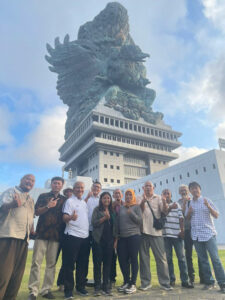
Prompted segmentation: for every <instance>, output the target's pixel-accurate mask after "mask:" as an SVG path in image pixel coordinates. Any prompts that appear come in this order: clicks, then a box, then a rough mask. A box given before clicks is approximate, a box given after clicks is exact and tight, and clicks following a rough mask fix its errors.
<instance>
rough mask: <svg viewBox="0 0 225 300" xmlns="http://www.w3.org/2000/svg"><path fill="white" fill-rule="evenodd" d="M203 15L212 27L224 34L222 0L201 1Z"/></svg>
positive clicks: (224, 13) (224, 19) (224, 10)
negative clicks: (211, 23) (212, 24)
mask: <svg viewBox="0 0 225 300" xmlns="http://www.w3.org/2000/svg"><path fill="white" fill-rule="evenodd" d="M202 4H203V6H204V14H205V16H206V17H207V18H209V19H210V20H211V21H212V22H213V23H214V25H215V26H216V27H217V28H219V29H220V30H222V31H223V32H224V33H225V18H224V16H225V2H224V0H202Z"/></svg>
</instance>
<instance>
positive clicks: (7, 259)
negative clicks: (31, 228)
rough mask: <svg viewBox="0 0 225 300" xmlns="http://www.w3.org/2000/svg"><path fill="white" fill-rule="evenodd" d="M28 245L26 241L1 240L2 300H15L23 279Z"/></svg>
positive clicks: (0, 287)
mask: <svg viewBox="0 0 225 300" xmlns="http://www.w3.org/2000/svg"><path fill="white" fill-rule="evenodd" d="M27 250H28V244H27V241H25V240H20V239H14V238H0V257H1V258H0V300H15V299H16V296H17V293H18V291H19V288H20V284H21V281H22V278H23V273H24V269H25V265H26V259H27Z"/></svg>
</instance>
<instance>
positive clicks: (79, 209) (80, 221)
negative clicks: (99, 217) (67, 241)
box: [63, 195, 89, 238]
mask: <svg viewBox="0 0 225 300" xmlns="http://www.w3.org/2000/svg"><path fill="white" fill-rule="evenodd" d="M74 211H75V212H76V214H77V215H78V217H77V219H76V220H75V221H73V220H70V221H69V222H67V223H66V228H65V231H64V233H65V234H69V235H72V236H76V237H80V238H87V237H88V235H89V222H88V207H87V203H86V202H85V201H84V200H80V199H78V198H77V197H76V196H74V195H73V196H72V197H71V198H69V199H68V200H66V203H65V205H64V207H63V214H67V215H72V214H73V213H74Z"/></svg>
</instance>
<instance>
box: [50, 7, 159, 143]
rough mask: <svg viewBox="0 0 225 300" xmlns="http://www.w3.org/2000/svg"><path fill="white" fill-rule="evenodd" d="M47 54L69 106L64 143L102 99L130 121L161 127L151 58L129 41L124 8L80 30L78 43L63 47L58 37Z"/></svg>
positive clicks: (107, 12) (108, 9)
mask: <svg viewBox="0 0 225 300" xmlns="http://www.w3.org/2000/svg"><path fill="white" fill-rule="evenodd" d="M47 50H48V52H49V56H47V55H46V60H47V61H48V62H49V63H50V64H51V66H50V67H49V69H50V70H51V71H52V72H56V73H57V74H58V81H57V91H58V95H59V96H60V98H61V99H62V100H63V102H64V103H65V104H67V105H68V106H69V109H68V112H67V121H66V134H65V138H67V137H68V136H69V135H70V134H71V132H72V131H73V130H74V129H75V127H76V125H77V124H79V123H80V121H81V120H82V119H83V118H84V116H86V115H87V113H88V112H89V111H91V110H92V109H93V108H94V107H95V106H96V105H97V103H98V102H99V101H100V100H101V99H102V98H104V99H105V102H104V103H105V104H104V105H106V106H109V107H112V108H114V109H115V110H117V111H120V112H121V113H122V114H123V115H124V116H125V117H127V118H129V119H133V120H139V119H140V118H143V119H144V120H145V121H146V122H148V123H152V124H157V123H158V122H159V121H160V120H161V119H162V118H163V114H162V113H159V112H153V111H152V103H153V101H154V99H155V91H154V90H152V89H150V88H148V87H146V86H147V85H148V84H149V83H150V82H149V80H148V79H147V78H146V69H145V67H144V65H143V62H144V60H145V58H147V57H149V55H148V54H146V53H143V52H142V51H141V49H140V48H139V47H138V46H137V45H135V43H134V41H133V39H132V38H131V36H130V34H129V23H128V14H127V11H126V9H125V8H124V7H123V6H122V5H121V4H119V3H117V2H112V3H109V4H107V6H106V8H105V9H104V10H103V11H101V12H100V13H99V15H97V16H96V17H95V18H94V20H93V21H91V22H87V23H86V24H84V25H82V26H81V27H80V29H79V32H78V38H77V40H76V41H70V40H69V35H66V36H65V38H64V41H63V43H60V41H59V38H56V39H55V48H52V47H51V46H50V45H49V44H47Z"/></svg>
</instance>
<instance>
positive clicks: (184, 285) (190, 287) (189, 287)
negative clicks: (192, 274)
mask: <svg viewBox="0 0 225 300" xmlns="http://www.w3.org/2000/svg"><path fill="white" fill-rule="evenodd" d="M181 286H182V287H183V288H186V289H193V287H194V286H193V285H191V284H189V283H188V282H183V283H182V285H181Z"/></svg>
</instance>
